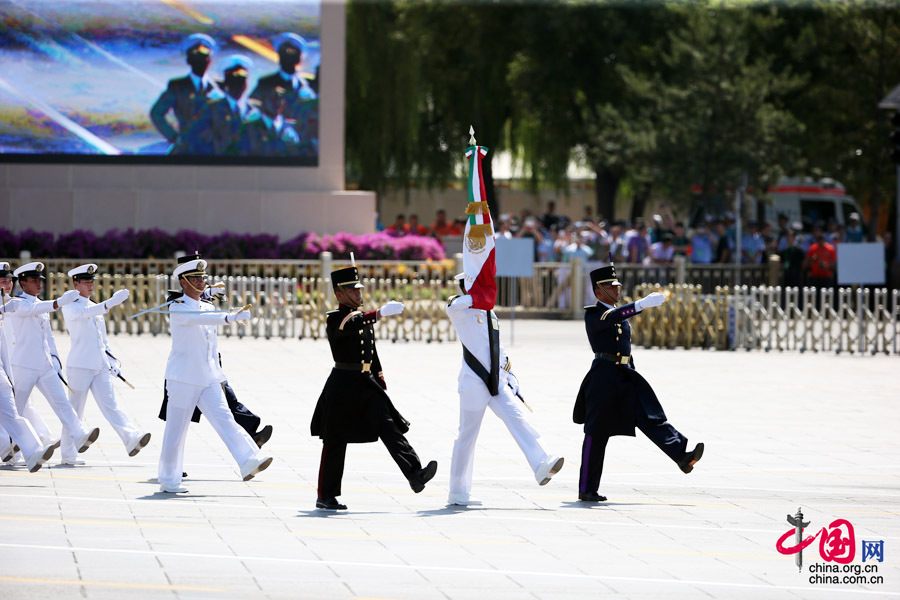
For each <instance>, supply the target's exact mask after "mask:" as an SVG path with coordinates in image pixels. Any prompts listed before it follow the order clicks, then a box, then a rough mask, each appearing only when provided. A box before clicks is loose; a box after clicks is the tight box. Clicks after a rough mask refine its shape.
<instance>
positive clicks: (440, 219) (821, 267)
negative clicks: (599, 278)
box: [385, 201, 887, 285]
mask: <svg viewBox="0 0 900 600" xmlns="http://www.w3.org/2000/svg"><path fill="white" fill-rule="evenodd" d="M804 229H806V230H807V231H804ZM810 229H811V231H809V230H810ZM385 231H386V233H388V234H390V235H395V236H404V235H429V236H432V237H435V238H437V239H438V241H441V240H442V239H443V238H444V237H445V236H459V235H462V234H463V233H464V231H465V219H463V218H458V219H456V220H454V221H448V220H447V213H446V211H445V210H443V209H441V210H438V211H437V214H436V216H435V220H434V222H433V223H432V224H431V226H430V227H425V226H424V225H421V224H420V223H419V220H418V216H417V215H415V214H411V215H409V217H408V218H407V217H406V215H402V214H401V215H397V218H396V220H395V222H394V223H393V224H391V225H390V226H388V227H386V228H385ZM495 236H497V237H506V238H520V237H530V238H533V239H534V252H535V256H534V259H535V261H536V262H569V261H571V260H572V259H573V258H575V257H580V258H582V259H583V260H586V261H588V260H590V261H612V262H614V263H620V264H622V263H625V264H627V263H630V264H644V265H667V264H670V263H672V262H673V261H674V260H675V258H676V257H678V256H682V257H684V258H685V260H687V261H688V262H690V263H695V264H713V263H734V262H735V260H736V258H737V257H736V255H735V254H736V253H737V252H738V244H737V227H736V223H735V218H734V215H733V214H732V213H729V212H726V213H725V214H723V215H721V216H720V217H717V218H712V217H710V218H707V219H706V220H705V221H702V222H699V223H696V224H695V226H694V227H691V228H688V227H686V226H685V224H684V222H682V221H678V220H676V219H675V218H674V216H673V215H672V214H671V213H670V212H669V213H667V214H663V215H654V217H653V218H652V219H651V220H650V221H649V222H646V221H645V220H644V219H641V218H638V219H635V221H634V222H633V223H627V222H625V221H612V222H607V221H604V220H602V219H597V218H596V217H594V216H593V213H592V211H591V209H590V207H588V208H587V210H586V214H585V215H584V216H583V217H582V218H581V219H580V220H578V221H572V220H571V219H569V218H568V217H566V216H565V215H561V214H558V213H557V212H556V205H555V203H554V202H552V201H551V202H549V203H548V204H547V211H546V212H545V213H544V214H542V215H536V214H532V213H531V212H530V211H529V210H527V209H525V210H522V211H521V213H519V214H518V215H512V214H507V213H504V214H501V215H500V216H499V218H498V219H496V221H495ZM863 241H865V236H864V231H863V227H862V224H861V221H860V218H859V215H857V214H856V213H853V214H852V215H850V217H849V219H848V224H847V225H846V226H845V225H843V224H839V223H837V222H835V221H829V222H828V223H815V224H812V225H811V226H810V225H809V224H808V226H807V227H806V228H804V226H803V224H802V223H800V222H793V223H789V222H788V217H787V216H786V215H783V214H781V215H778V220H777V223H774V224H773V223H771V222H768V221H763V222H757V221H747V222H745V223H744V225H743V228H742V231H741V240H740V242H741V243H740V261H741V263H743V264H763V263H766V262H768V260H769V257H770V256H771V255H774V254H777V255H778V256H779V257H780V258H781V261H782V263H783V267H784V272H785V285H800V284H801V282H802V281H804V280H805V281H808V282H811V283H813V282H821V283H823V284H824V282H825V281H827V280H833V277H834V274H835V270H836V261H837V255H836V250H835V245H836V244H840V243H853V242H863ZM885 241H886V242H887V240H885Z"/></svg>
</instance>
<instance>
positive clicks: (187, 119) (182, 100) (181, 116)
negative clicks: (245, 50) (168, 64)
mask: <svg viewBox="0 0 900 600" xmlns="http://www.w3.org/2000/svg"><path fill="white" fill-rule="evenodd" d="M216 47H217V46H216V42H215V41H214V40H213V39H212V38H211V37H209V36H208V35H206V34H204V33H194V34H192V35H189V36H188V37H187V38H185V40H184V42H182V45H181V48H182V50H183V51H184V52H185V55H186V58H187V64H188V65H190V67H191V72H190V73H188V74H187V75H185V76H184V77H177V78H175V79H170V80H169V84H168V86H166V90H165V91H164V92H163V93H162V94H161V95H160V96H159V98H158V99H157V100H156V102H154V103H153V107H152V108H151V109H150V120H151V121H152V122H153V125H154V126H155V127H156V128H157V129H158V130H159V132H160V133H161V134H162V135H163V137H165V138H166V139H167V140H169V142H171V144H172V146H171V148H170V150H169V154H212V153H213V141H212V133H211V132H210V131H209V128H207V127H203V126H202V123H201V122H200V120H199V119H198V117H200V116H201V115H202V114H203V113H204V111H205V110H206V102H207V99H208V97H209V96H210V95H211V94H213V93H214V92H216V91H217V90H218V87H217V86H216V85H215V84H214V83H213V82H211V81H209V80H208V79H207V77H206V70H207V69H208V68H209V64H210V62H211V61H212V54H213V52H215V50H216ZM169 111H172V113H173V114H174V115H175V119H176V120H177V121H178V130H177V131H176V130H175V128H174V127H172V125H171V124H170V123H169V122H168V121H167V120H166V115H167V114H168V112H169Z"/></svg>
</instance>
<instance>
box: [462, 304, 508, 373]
mask: <svg viewBox="0 0 900 600" xmlns="http://www.w3.org/2000/svg"><path fill="white" fill-rule="evenodd" d="M471 306H472V296H469V295H465V296H460V297H458V298H455V299H454V300H453V302H451V303H450V306H448V307H447V315H448V316H449V317H450V322H451V323H452V324H453V328H454V329H456V335H457V336H459V341H461V342H462V344H463V346H465V347H466V348H468V349H469V352H471V353H472V355H473V356H475V358H477V359H478V362H480V363H481V366H483V367H484V368H485V370H486V371H487V372H488V373H490V372H491V347H490V340H489V339H488V323H487V320H488V319H490V318H491V317H493V318H495V319H496V318H497V317H496V315H494V314H493V311H486V310H482V309H478V308H471ZM499 357H500V365H499V368H500V387H504V386H505V385H506V380H507V379H508V377H509V374H508V373H507V372H506V371H505V370H504V369H503V367H505V366H506V364H507V362H508V360H509V359H508V357H507V355H506V350H505V349H504V348H503V342H500V353H499ZM465 379H475V380H476V381H479V382H481V378H480V377H479V376H478V375H477V374H476V373H475V371H473V370H472V368H471V367H470V366H469V365H467V364H466V361H465V359H463V361H462V367H461V368H460V371H459V383H460V386H462V384H463V381H464V380H465ZM482 385H484V384H483V382H482Z"/></svg>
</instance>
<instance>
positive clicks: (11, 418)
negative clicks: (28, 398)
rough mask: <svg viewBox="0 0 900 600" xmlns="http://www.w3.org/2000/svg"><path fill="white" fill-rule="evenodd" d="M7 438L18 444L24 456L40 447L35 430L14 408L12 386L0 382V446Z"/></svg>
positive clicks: (29, 454)
mask: <svg viewBox="0 0 900 600" xmlns="http://www.w3.org/2000/svg"><path fill="white" fill-rule="evenodd" d="M9 438H12V441H13V442H15V443H16V444H18V445H19V450H21V451H22V455H23V456H25V457H28V456H31V455H32V454H34V453H35V452H37V451H38V450H40V449H41V448H42V444H41V440H40V438H39V437H38V434H37V432H36V431H35V430H34V428H33V427H32V426H31V424H30V423H29V422H28V420H27V419H25V418H24V417H23V416H21V415H20V414H19V411H18V410H16V401H15V400H14V399H13V396H12V388H10V387H9V386H8V385H4V384H3V383H0V447H2V446H5V445H6V444H8V443H9V442H8V441H7V439H9Z"/></svg>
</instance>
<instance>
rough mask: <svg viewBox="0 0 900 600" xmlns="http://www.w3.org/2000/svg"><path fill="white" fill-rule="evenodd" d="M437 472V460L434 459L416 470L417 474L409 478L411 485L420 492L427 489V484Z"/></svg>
mask: <svg viewBox="0 0 900 600" xmlns="http://www.w3.org/2000/svg"><path fill="white" fill-rule="evenodd" d="M435 473H437V461H436V460H433V461H431V462H430V463H428V464H427V465H425V467H423V468H421V469H419V470H418V471H416V474H415V475H413V476H412V477H411V478H410V479H409V487H411V488H412V491H414V492H415V493H417V494H418V493H419V492H421V491H422V490H424V489H425V484H426V483H428V482H429V481H431V478H432V477H434V474H435Z"/></svg>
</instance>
